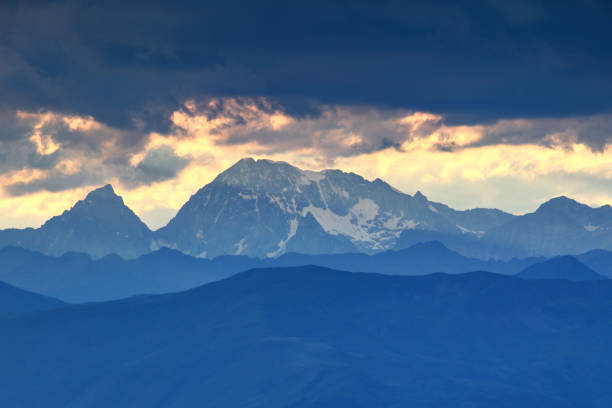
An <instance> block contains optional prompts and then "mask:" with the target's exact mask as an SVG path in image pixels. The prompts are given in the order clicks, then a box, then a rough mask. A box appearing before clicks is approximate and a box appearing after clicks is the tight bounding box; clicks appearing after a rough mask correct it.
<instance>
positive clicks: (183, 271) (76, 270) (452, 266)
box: [0, 241, 612, 303]
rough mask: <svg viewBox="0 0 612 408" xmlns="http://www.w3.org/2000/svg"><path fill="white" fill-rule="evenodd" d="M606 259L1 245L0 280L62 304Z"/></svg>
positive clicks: (593, 274)
mask: <svg viewBox="0 0 612 408" xmlns="http://www.w3.org/2000/svg"><path fill="white" fill-rule="evenodd" d="M610 258H612V252H608V251H601V250H598V251H592V252H587V253H585V254H581V255H578V256H577V257H575V258H574V257H569V256H566V257H559V258H551V259H545V258H524V259H512V260H509V261H499V260H493V259H491V260H482V259H477V258H468V257H464V256H462V255H460V254H459V253H457V252H455V251H452V250H450V249H448V248H446V247H445V246H444V245H443V244H442V243H440V242H437V241H432V242H426V243H419V244H415V245H414V246H412V247H410V248H406V249H403V250H398V251H396V250H389V251H385V252H381V253H376V254H373V255H367V254H362V253H346V254H324V255H307V254H297V253H286V254H283V255H281V256H279V257H277V258H264V259H259V258H249V257H247V256H241V255H225V256H219V257H216V258H214V259H203V258H196V257H192V256H189V255H185V254H183V253H182V252H180V251H177V250H173V249H169V248H161V249H159V250H156V251H154V252H151V253H148V254H145V255H142V256H140V257H138V258H135V259H123V258H121V257H119V256H117V255H108V256H106V257H103V258H100V259H92V258H91V257H89V256H88V255H85V254H79V253H74V252H70V253H66V254H64V255H61V256H49V255H43V254H41V253H38V252H34V251H30V250H26V249H23V248H20V247H5V248H2V249H0V265H2V268H0V281H3V282H6V283H8V284H11V285H13V286H16V287H18V288H21V289H25V290H28V291H32V292H35V293H39V294H42V295H46V296H51V297H54V298H58V299H61V300H63V301H65V302H70V303H83V302H100V301H107V300H116V299H121V298H127V297H131V296H136V295H142V294H161V293H169V292H179V291H182V290H187V289H190V288H193V287H196V286H199V285H202V284H205V283H209V282H213V281H218V280H220V279H223V278H226V277H229V276H231V275H234V274H236V273H239V272H242V271H245V270H247V269H252V268H270V267H297V266H303V265H319V266H323V267H328V268H332V269H341V270H346V271H351V272H375V273H380V274H387V275H409V276H415V275H425V274H431V273H437V272H444V273H449V274H459V273H465V272H471V271H476V270H486V271H489V272H494V273H498V274H504V275H516V274H518V275H517V276H519V277H521V278H524V279H569V280H595V279H606V278H612V270H611V269H610V263H609V260H610Z"/></svg>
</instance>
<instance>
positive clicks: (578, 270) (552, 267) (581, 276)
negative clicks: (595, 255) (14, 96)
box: [517, 255, 608, 281]
mask: <svg viewBox="0 0 612 408" xmlns="http://www.w3.org/2000/svg"><path fill="white" fill-rule="evenodd" d="M517 276H518V277H519V278H521V279H567V280H573V281H587V280H602V279H608V278H606V277H605V276H603V275H601V274H599V273H597V272H595V271H594V270H592V269H591V268H589V267H588V266H586V265H585V264H583V263H582V262H580V261H579V260H578V259H576V258H575V257H573V256H569V255H566V256H558V257H555V258H552V259H549V260H546V261H544V262H539V263H536V264H534V265H531V266H529V267H527V268H525V269H524V270H522V271H521V272H519V273H518V274H517Z"/></svg>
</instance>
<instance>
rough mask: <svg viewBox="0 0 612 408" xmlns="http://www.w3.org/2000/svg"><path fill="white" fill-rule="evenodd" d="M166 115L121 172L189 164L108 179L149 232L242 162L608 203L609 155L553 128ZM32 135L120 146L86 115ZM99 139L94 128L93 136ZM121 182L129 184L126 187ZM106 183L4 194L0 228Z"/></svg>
mask: <svg viewBox="0 0 612 408" xmlns="http://www.w3.org/2000/svg"><path fill="white" fill-rule="evenodd" d="M184 108H185V109H184V110H181V111H177V112H174V114H173V115H172V116H171V120H172V123H173V125H174V130H173V131H172V132H171V133H170V134H166V135H163V134H159V133H150V134H148V135H147V137H146V140H145V142H144V143H143V144H142V145H141V146H140V147H138V148H137V149H134V150H133V151H128V153H127V154H128V156H127V164H126V166H127V168H121V169H123V170H121V171H126V170H125V169H127V170H130V171H131V170H134V169H137V168H138V166H139V165H140V164H141V163H143V162H144V161H145V158H146V157H147V156H148V155H149V154H150V153H151V152H154V151H156V150H157V149H160V148H162V147H164V148H168V149H171V150H170V151H171V152H174V154H175V155H176V156H177V157H179V158H185V159H188V160H189V164H187V165H186V167H184V168H181V169H180V171H179V172H178V173H177V175H176V176H175V177H172V178H169V179H165V180H160V181H155V182H150V183H143V184H136V185H135V184H133V183H132V184H130V182H129V180H130V179H126V177H124V176H123V174H122V173H121V171H118V172H116V173H112V172H109V173H108V175H107V176H105V178H104V182H111V183H112V184H113V185H114V187H115V189H116V190H117V192H118V193H119V194H121V195H122V196H123V197H124V199H125V201H126V203H127V204H128V205H129V206H130V207H131V208H132V209H133V210H134V211H135V212H136V213H137V214H138V215H140V216H141V217H142V218H143V220H144V221H145V222H147V223H148V224H149V225H150V226H151V227H153V228H159V227H161V226H163V225H164V224H165V223H166V222H167V221H168V219H169V218H170V217H171V216H172V215H173V214H174V212H175V211H176V210H177V209H178V208H179V207H180V206H181V205H182V204H183V203H184V202H185V201H186V200H187V199H188V198H189V196H190V195H192V194H194V193H195V192H196V191H197V190H198V189H199V188H201V187H203V186H204V185H205V184H207V183H209V182H210V181H212V179H213V178H214V177H215V176H216V175H217V174H218V173H219V172H221V171H223V170H224V169H226V168H227V167H229V166H231V165H232V164H234V163H235V162H236V161H238V160H239V159H241V158H243V157H247V156H250V157H254V158H268V159H272V160H281V161H286V162H289V163H291V164H294V165H296V166H298V167H301V168H304V169H311V170H321V169H324V168H329V167H335V168H339V169H341V170H344V171H352V172H355V173H358V174H361V175H363V176H364V177H366V178H369V179H374V178H381V179H383V180H385V181H387V182H389V183H390V184H391V185H393V186H394V187H396V188H398V189H399V190H401V191H404V192H406V193H409V194H413V193H414V192H415V191H417V190H421V191H422V192H423V193H425V194H426V195H427V196H428V197H429V198H430V199H431V200H436V201H441V202H444V203H446V204H449V205H451V206H454V207H457V208H470V207H477V206H484V207H499V208H502V209H505V210H509V211H513V212H526V211H532V210H534V209H535V208H536V207H537V205H538V204H540V203H541V202H542V201H544V200H546V199H548V198H550V197H552V196H555V195H561V194H565V195H570V196H573V197H575V198H577V199H580V200H582V201H584V202H586V203H588V204H600V205H601V204H605V203H608V202H611V198H612V193H608V192H607V191H606V190H605V189H602V185H605V184H606V183H607V182H608V181H609V180H610V179H611V178H612V161H611V160H609V157H610V156H609V154H610V153H611V152H610V150H609V149H606V150H604V151H603V152H594V151H593V150H592V149H590V148H589V147H588V146H586V145H585V144H582V143H580V142H579V141H578V139H577V138H576V136H575V134H574V133H572V131H571V130H570V131H560V130H559V129H554V130H553V131H551V132H550V134H547V135H546V138H545V139H544V141H543V142H542V141H540V142H539V143H522V144H507V143H505V142H507V140H504V139H503V138H504V137H505V136H504V135H503V131H504V129H506V128H510V129H512V132H513V133H516V132H517V129H519V130H521V129H523V130H524V131H529V130H530V129H532V128H533V127H534V126H537V124H536V125H534V124H533V123H532V121H529V120H523V119H521V120H515V121H499V122H497V123H494V124H491V125H475V126H447V125H445V124H444V123H443V117H442V116H440V115H436V114H432V113H427V112H405V111H404V112H386V113H385V112H379V111H376V110H374V109H370V110H356V109H350V108H346V107H329V108H325V109H324V110H323V112H322V114H321V115H320V116H316V117H304V118H297V117H291V116H289V115H287V114H286V113H284V112H283V111H282V110H280V109H274V108H272V107H271V106H270V105H266V104H265V101H263V102H262V101H259V102H258V103H256V102H254V101H251V100H241V99H226V100H211V101H209V102H208V103H207V104H205V105H204V106H203V107H202V105H198V104H196V103H195V102H194V101H188V102H187V103H186V104H185V107H184ZM19 115H21V116H20V117H22V118H23V119H28V120H32V121H33V123H34V125H33V129H32V136H31V137H32V138H31V140H30V143H32V144H34V145H35V147H36V149H37V151H38V152H39V153H40V154H50V153H53V152H55V151H58V150H60V151H61V150H62V148H63V147H62V145H61V143H59V142H57V141H55V140H54V139H53V138H52V137H51V136H46V135H44V133H43V132H42V129H43V125H44V124H45V123H49V122H50V121H54V120H56V121H57V120H60V121H63V123H65V124H66V126H67V127H68V128H69V129H71V130H78V131H79V132H81V133H82V134H83V137H88V135H90V134H94V132H105V133H104V135H106V136H107V140H105V141H104V143H102V145H103V146H105V147H103V151H102V153H101V154H102V155H108V156H109V157H110V156H112V154H114V152H116V151H117V148H116V146H115V144H116V140H117V139H118V138H119V137H120V135H119V131H117V130H114V129H110V128H106V127H105V126H104V125H102V124H100V123H98V122H96V121H95V119H94V118H91V117H75V116H62V115H57V114H51V113H47V114H38V113H37V114H28V113H23V112H20V113H19ZM492 132H493V133H495V134H502V136H500V140H499V141H497V142H496V143H493V144H482V145H479V143H481V142H482V141H483V140H484V138H485V137H487V135H489V134H491V133H492ZM96 134H99V133H96ZM97 160H98V159H97V158H92V157H84V156H78V155H76V156H66V157H63V158H62V159H61V160H59V161H58V162H57V163H56V164H55V167H54V170H55V171H57V172H59V173H61V174H66V175H75V174H78V173H79V172H81V171H83V169H87V168H91V166H92V163H91V162H95V163H97V164H100V163H102V162H100V161H99V160H98V161H97ZM44 176H45V170H18V171H12V172H6V173H4V174H2V175H0V182H2V185H4V186H6V185H9V184H13V183H16V182H24V183H27V182H30V181H32V180H36V179H40V178H42V177H44ZM126 180H128V181H126ZM102 183H103V182H102V181H100V182H90V183H85V184H84V185H82V186H79V187H77V188H72V189H66V190H64V191H60V192H55V193H52V192H48V191H39V192H35V193H32V194H26V195H21V196H16V197H11V196H9V195H8V194H6V193H3V196H2V200H1V204H0V212H1V213H2V216H0V225H1V226H2V227H8V226H16V227H23V226H26V225H33V226H34V225H38V224H40V223H42V222H43V221H44V220H46V219H48V218H49V217H50V216H53V215H57V214H59V213H61V212H62V211H63V210H64V209H67V208H69V207H70V206H71V205H72V204H74V202H75V201H76V200H78V199H82V198H83V197H84V196H85V195H86V193H87V192H88V191H89V190H90V189H92V188H94V187H98V186H99V185H101V184H102Z"/></svg>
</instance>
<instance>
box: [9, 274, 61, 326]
mask: <svg viewBox="0 0 612 408" xmlns="http://www.w3.org/2000/svg"><path fill="white" fill-rule="evenodd" d="M65 305H66V303H64V302H61V301H59V300H57V299H53V298H50V297H47V296H42V295H39V294H36V293H31V292H28V291H25V290H22V289H18V288H16V287H14V286H11V285H9V284H6V283H3V282H0V319H3V318H7V317H13V316H16V315H19V314H21V313H30V312H37V311H40V310H47V309H55V308H58V307H62V306H65Z"/></svg>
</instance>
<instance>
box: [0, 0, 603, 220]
mask: <svg viewBox="0 0 612 408" xmlns="http://www.w3.org/2000/svg"><path fill="white" fill-rule="evenodd" d="M611 17H612V3H610V2H609V1H589V0H586V1H576V2H572V1H563V2H550V1H522V0H515V1H512V2H508V1H502V0H487V1H484V0H482V1H465V2H456V1H419V2H414V1H358V0H352V1H329V0H328V1H316V0H315V1H309V2H299V3H297V2H284V1H283V2H281V1H258V2H245V1H232V0H229V1H224V2H218V1H217V2H208V1H193V2H192V1H180V0H179V1H172V2H162V1H147V2H125V1H112V0H110V1H106V2H93V1H74V0H72V1H29V2H21V1H11V0H7V1H3V2H1V4H0V187H1V188H0V228H8V227H17V228H22V227H26V226H33V227H36V226H39V225H40V224H41V223H42V222H44V221H45V220H46V219H48V218H50V217H51V216H53V215H57V214H60V213H61V212H62V211H64V210H65V209H67V208H69V207H70V206H71V205H73V204H74V202H75V201H77V200H79V199H82V198H83V197H84V196H85V195H86V194H87V192H88V191H90V190H91V189H93V188H96V187H99V186H101V185H103V184H106V183H111V184H112V185H113V186H114V187H115V190H116V191H117V192H118V193H119V194H121V195H122V196H123V198H124V200H125V202H126V204H127V205H128V206H130V208H132V209H133V210H134V211H135V212H136V213H137V214H138V215H139V216H140V217H141V218H142V219H143V221H145V222H146V223H147V224H148V225H149V226H150V227H151V228H159V227H160V226H163V225H164V224H165V223H166V222H167V221H168V220H169V219H170V218H171V217H172V216H173V215H174V214H175V213H176V211H177V209H178V208H180V206H181V205H182V204H183V203H184V202H185V201H186V200H187V199H188V198H189V197H190V196H191V195H192V194H194V193H195V192H196V191H197V190H198V189H199V188H201V187H203V186H204V185H205V184H206V183H208V182H210V181H212V179H213V178H214V177H215V176H216V174H218V173H219V172H220V171H222V170H224V169H225V168H227V167H229V166H231V165H232V164H233V163H234V162H236V161H237V160H239V159H240V158H242V157H254V158H268V159H272V160H282V161H287V162H289V163H292V164H294V165H296V166H298V167H301V168H304V169H312V170H320V169H324V168H339V169H341V170H344V171H352V172H355V173H358V174H361V175H363V176H364V177H366V178H369V179H374V178H377V177H379V178H381V179H383V180H385V181H387V182H388V183H390V184H391V185H393V186H394V187H396V188H397V189H399V190H401V191H403V192H405V193H408V194H414V193H415V192H416V191H421V192H422V193H423V194H425V195H426V196H427V197H428V198H429V199H430V200H433V201H439V202H443V203H446V204H448V205H450V206H452V207H455V208H458V209H466V208H474V207H489V208H491V207H497V208H501V209H503V210H506V211H510V212H513V213H517V214H519V213H525V212H530V211H533V210H535V209H536V208H537V207H538V205H539V204H541V203H542V202H544V201H546V200H547V199H549V198H551V197H554V196H559V195H566V196H570V197H573V198H575V199H578V200H579V201H582V202H584V203H587V204H589V205H603V204H606V203H612V183H611V181H612V180H611V178H612V155H611V154H612V150H611V149H612V148H611V147H610V144H611V141H612V131H611V130H612V98H610V95H612V69H610V67H611V66H612V42H611V41H610V40H612V24H609V21H610V19H611Z"/></svg>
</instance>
